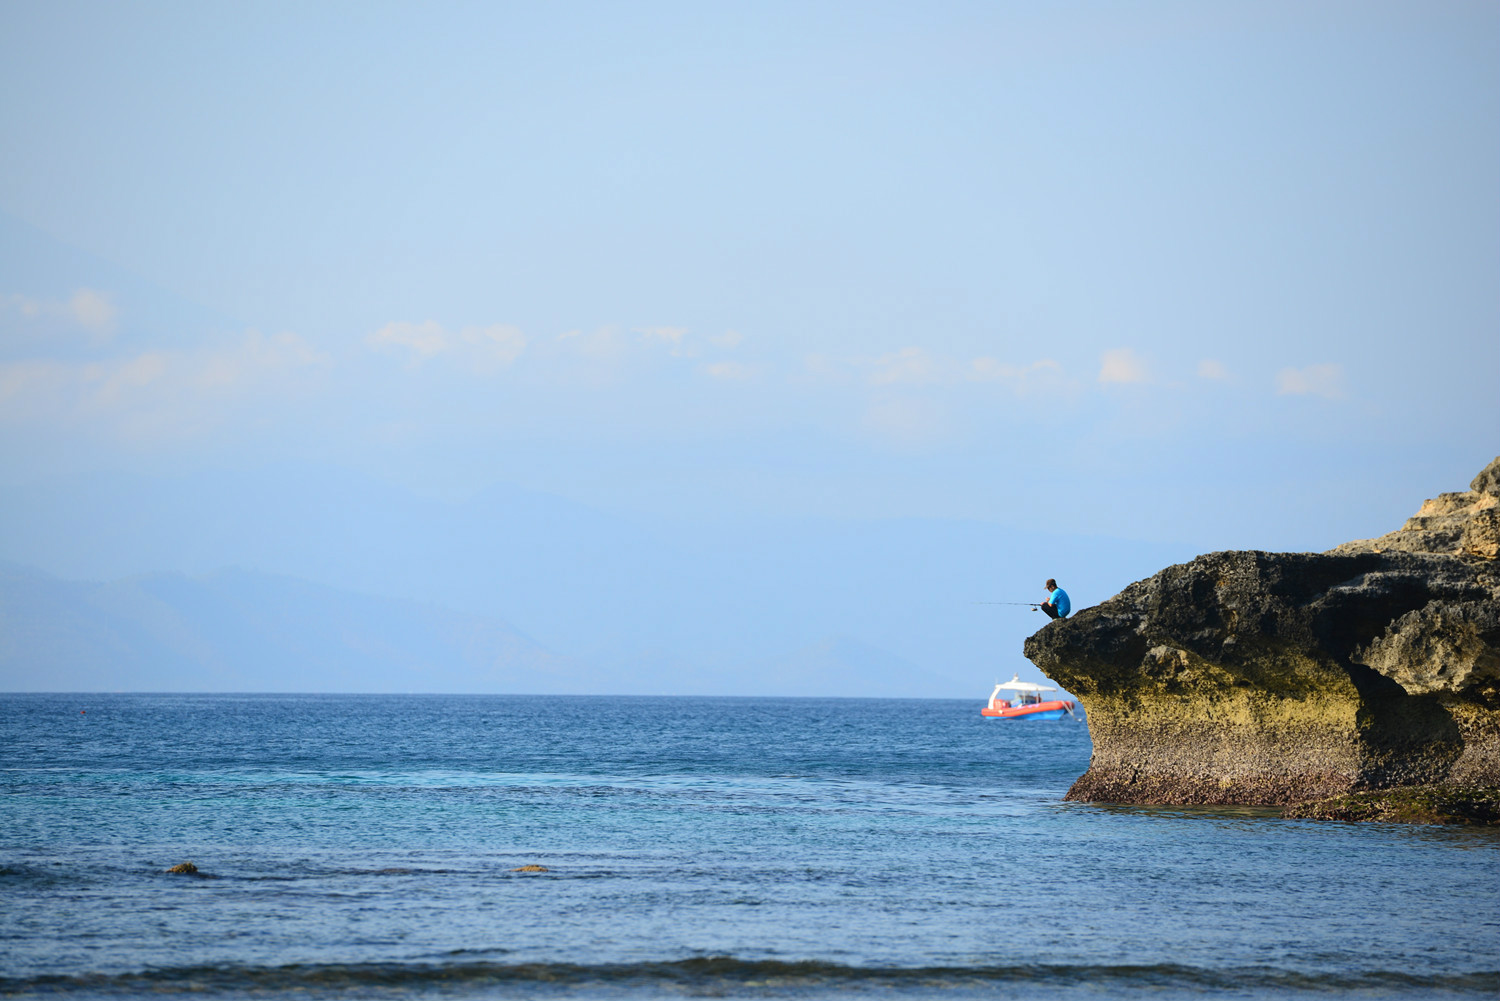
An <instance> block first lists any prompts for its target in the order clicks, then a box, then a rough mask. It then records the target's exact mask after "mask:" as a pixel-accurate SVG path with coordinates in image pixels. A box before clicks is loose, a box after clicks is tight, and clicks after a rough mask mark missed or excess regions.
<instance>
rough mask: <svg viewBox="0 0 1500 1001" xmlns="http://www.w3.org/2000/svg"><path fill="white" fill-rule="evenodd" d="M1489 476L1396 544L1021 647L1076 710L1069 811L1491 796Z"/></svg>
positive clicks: (1494, 706)
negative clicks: (1084, 756)
mask: <svg viewBox="0 0 1500 1001" xmlns="http://www.w3.org/2000/svg"><path fill="white" fill-rule="evenodd" d="M1497 511H1500V458H1497V459H1496V460H1495V461H1494V462H1491V463H1490V464H1489V466H1488V467H1486V469H1485V470H1484V472H1482V473H1480V475H1479V476H1478V477H1477V478H1476V479H1475V480H1474V483H1473V485H1472V487H1471V489H1470V490H1469V491H1467V492H1465V493H1452V494H1443V495H1441V496H1440V497H1438V498H1436V499H1435V500H1430V501H1428V502H1427V503H1426V504H1424V505H1423V506H1422V509H1421V511H1419V512H1418V514H1417V515H1416V516H1415V517H1413V518H1412V519H1410V520H1409V521H1408V522H1407V524H1406V526H1405V527H1404V528H1403V529H1401V530H1400V531H1398V532H1392V533H1390V534H1389V535H1386V536H1382V537H1381V538H1379V539H1373V540H1367V541H1363V542H1353V543H1347V544H1345V545H1343V546H1339V547H1338V548H1337V549H1334V550H1332V551H1330V552H1327V553H1266V552H1223V553H1210V554H1208V555H1206V556H1200V557H1198V558H1197V559H1195V560H1193V561H1192V562H1191V563H1185V564H1180V565H1178V566H1173V567H1168V568H1167V569H1165V570H1163V571H1161V572H1160V573H1158V574H1156V575H1155V576H1154V577H1152V578H1150V579H1149V580H1144V581H1139V582H1137V583H1135V584H1132V585H1130V586H1129V587H1127V588H1126V589H1125V590H1123V591H1121V592H1120V593H1119V594H1118V595H1116V596H1115V597H1113V598H1111V599H1110V600H1109V601H1106V602H1104V603H1103V604H1102V605H1098V606H1096V607H1094V608H1089V609H1085V610H1083V611H1081V612H1079V613H1078V614H1077V615H1075V616H1074V617H1072V618H1070V619H1064V620H1058V621H1055V622H1052V623H1049V624H1048V625H1047V626H1045V627H1043V628H1042V629H1041V630H1040V631H1039V632H1037V633H1036V634H1035V635H1034V636H1032V637H1031V638H1030V639H1028V640H1027V641H1026V656H1027V657H1029V658H1030V659H1031V660H1032V661H1033V662H1034V663H1035V664H1036V665H1037V666H1038V667H1039V668H1041V669H1042V671H1043V672H1044V673H1045V674H1046V675H1047V676H1048V677H1050V678H1053V679H1055V680H1056V681H1058V682H1059V683H1060V684H1062V685H1063V686H1064V687H1065V688H1067V689H1068V690H1069V691H1071V692H1073V693H1075V694H1076V695H1078V696H1079V698H1080V700H1081V701H1082V703H1083V705H1084V708H1085V710H1086V712H1087V714H1088V719H1089V729H1090V733H1091V735H1092V737H1093V741H1094V756H1093V759H1092V761H1091V762H1090V764H1089V769H1088V771H1087V772H1086V773H1085V774H1084V775H1083V776H1082V777H1081V778H1080V779H1079V780H1078V781H1077V782H1076V783H1074V785H1073V788H1072V789H1071V790H1070V791H1069V792H1068V798H1070V799H1082V800H1103V801H1112V802H1129V803H1216V804H1256V805H1272V804H1289V803H1296V802H1302V801H1306V800H1313V799H1324V798H1328V797H1334V796H1342V795H1346V794H1349V793H1354V792H1360V791H1363V790H1372V789H1384V788H1396V787H1408V786H1436V787H1439V788H1442V787H1448V786H1453V787H1456V786H1460V785H1462V786H1482V787H1493V786H1500V560H1497V558H1496V553H1497V550H1496V544H1495V543H1496V538H1497V535H1496V525H1497V521H1496V518H1497Z"/></svg>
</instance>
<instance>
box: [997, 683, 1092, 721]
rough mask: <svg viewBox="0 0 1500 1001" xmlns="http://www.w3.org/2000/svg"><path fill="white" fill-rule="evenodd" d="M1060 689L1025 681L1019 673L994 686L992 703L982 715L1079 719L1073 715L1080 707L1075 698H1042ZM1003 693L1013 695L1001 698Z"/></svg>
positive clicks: (1006, 717)
mask: <svg viewBox="0 0 1500 1001" xmlns="http://www.w3.org/2000/svg"><path fill="white" fill-rule="evenodd" d="M1055 691H1057V689H1055V688H1048V687H1047V686H1046V685H1037V684H1033V683H1032V682H1030V681H1022V680H1021V676H1020V675H1019V674H1017V675H1015V676H1014V677H1012V678H1011V679H1010V680H1009V681H1007V682H1004V683H1002V684H998V685H996V686H995V690H994V691H993V692H991V693H990V704H989V705H987V706H985V707H984V708H983V709H981V710H979V715H981V716H995V717H998V718H1000V719H1062V718H1063V717H1064V716H1072V717H1073V718H1074V719H1077V718H1078V716H1077V714H1076V713H1074V712H1073V708H1074V706H1076V705H1077V703H1075V702H1074V701H1073V700H1072V699H1049V700H1044V699H1043V698H1042V693H1043V692H1055ZM1001 692H1014V693H1015V694H1014V695H1012V696H1011V697H1010V698H1005V699H1002V698H1001V697H1000V693H1001Z"/></svg>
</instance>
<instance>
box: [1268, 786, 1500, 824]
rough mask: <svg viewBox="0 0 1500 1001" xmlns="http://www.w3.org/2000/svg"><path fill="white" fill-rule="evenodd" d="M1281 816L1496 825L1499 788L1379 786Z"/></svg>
mask: <svg viewBox="0 0 1500 1001" xmlns="http://www.w3.org/2000/svg"><path fill="white" fill-rule="evenodd" d="M1281 815H1282V816H1283V817H1288V818H1292V819H1306V820H1348V821H1374V822H1379V823H1387V824H1483V825H1489V826H1500V788H1497V787H1495V786H1469V787H1461V788H1455V787H1453V786H1411V787H1407V788H1405V789H1381V790H1377V791H1373V792H1359V793H1351V794H1349V795H1347V796H1334V797H1332V798H1329V799H1320V800H1315V801H1313V802H1311V803H1296V804H1294V805H1292V806H1288V807H1286V808H1285V809H1284V810H1282V812H1281Z"/></svg>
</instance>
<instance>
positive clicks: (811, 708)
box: [0, 695, 1500, 998]
mask: <svg viewBox="0 0 1500 1001" xmlns="http://www.w3.org/2000/svg"><path fill="white" fill-rule="evenodd" d="M981 702H982V700H981V699H980V698H976V699H974V700H972V701H969V702H954V701H936V700H933V701H883V700H867V699H847V700H840V699H727V698H726V699H707V698H620V699H588V698H551V697H480V696H463V697H447V696H210V695H191V696H163V695H90V696H77V695H66V696H62V695H5V696H0V768H3V772H0V783H3V785H0V791H3V797H4V798H3V803H0V994H4V995H6V996H19V997H32V996H64V997H76V998H116V997H139V996H141V995H147V994H150V995H158V994H165V995H204V996H210V997H226V998H238V997H262V996H268V995H269V996H279V995H290V994H295V995H297V996H300V997H308V998H356V997H357V998H429V997H431V998H523V997H524V998H532V997H535V998H552V997H559V998H655V997H766V998H781V997H791V998H804V997H806V998H818V997H828V996H832V995H839V996H841V997H842V996H852V997H860V996H875V997H934V996H941V997H951V998H969V997H985V998H990V997H1003V998H1043V997H1075V996H1089V997H1094V996H1121V995H1123V996H1140V997H1144V996H1150V997H1152V998H1173V997H1180V996H1190V995H1191V996H1198V995H1216V996H1224V997H1263V996H1288V995H1305V996H1308V997H1326V996H1352V997H1413V996H1415V997H1450V996H1451V997H1475V996H1494V995H1496V994H1500V835H1497V832H1495V831H1493V830H1480V829H1459V828H1454V829H1437V828H1425V827H1406V826H1398V825H1352V824H1336V823H1314V822H1306V821H1286V820H1281V819H1279V818H1277V817H1276V816H1275V815H1274V813H1273V812H1270V811H1257V810H1180V809H1178V810H1173V809H1139V808H1124V807H1107V806H1090V805H1082V804H1076V803H1064V802H1063V801H1062V796H1063V794H1064V793H1065V792H1066V791H1067V788H1068V785H1069V784H1070V783H1071V782H1072V780H1073V779H1074V778H1075V777H1077V776H1078V774H1079V773H1081V772H1082V771H1083V769H1084V768H1085V767H1086V765H1087V763H1088V758H1089V750H1090V744H1089V736H1088V731H1087V727H1086V726H1085V725H1084V724H1083V723H1079V722H1075V721H1072V720H1062V721H1057V722H1035V721H1011V720H986V719H982V718H981V717H980V716H979V707H980V704H981ZM185 860H191V861H193V862H194V863H196V864H197V866H198V867H199V869H200V870H201V873H202V875H200V876H199V877H192V876H179V875H167V874H165V873H164V872H163V870H165V869H166V868H168V867H169V866H172V865H175V864H177V863H179V862H182V861H185ZM526 865H540V866H545V867H546V868H547V871H546V872H542V873H524V872H517V871H515V870H516V869H518V868H519V867H521V866H526Z"/></svg>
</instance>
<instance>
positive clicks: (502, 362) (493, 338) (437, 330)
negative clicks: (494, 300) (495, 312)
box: [365, 320, 526, 375]
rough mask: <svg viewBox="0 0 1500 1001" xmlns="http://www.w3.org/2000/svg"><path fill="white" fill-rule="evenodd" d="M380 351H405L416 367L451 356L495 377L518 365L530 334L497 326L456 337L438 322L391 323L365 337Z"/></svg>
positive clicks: (473, 329)
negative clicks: (498, 372) (497, 372)
mask: <svg viewBox="0 0 1500 1001" xmlns="http://www.w3.org/2000/svg"><path fill="white" fill-rule="evenodd" d="M365 343H366V344H368V345H369V346H370V347H371V348H372V349H373V350H376V351H389V350H397V351H404V352H405V353H406V356H407V365H408V366H410V367H412V368H416V367H417V366H420V365H423V364H425V363H426V362H427V361H428V360H430V359H432V358H435V357H437V356H438V355H449V356H451V357H453V358H455V359H456V360H458V361H460V362H461V363H467V364H469V365H470V366H471V367H472V368H473V370H474V371H476V372H479V373H481V374H485V375H488V374H492V373H494V372H496V371H498V370H499V369H502V368H508V367H510V366H511V365H513V364H515V361H516V359H517V358H519V357H520V356H521V353H522V352H523V351H525V350H526V335H525V334H523V333H521V331H520V329H519V328H517V327H512V326H510V325H509V324H504V323H497V324H493V325H491V326H488V327H479V326H471V327H464V328H463V329H461V330H459V332H458V333H456V334H453V333H450V332H449V331H447V330H445V329H444V328H443V326H442V325H441V324H440V323H438V322H437V321H436V320H427V321H425V322H423V323H408V322H405V321H396V322H394V323H387V324H386V325H385V326H383V327H381V328H380V329H379V330H377V331H375V333H373V334H371V335H370V336H369V337H367V338H365Z"/></svg>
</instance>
